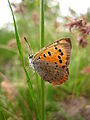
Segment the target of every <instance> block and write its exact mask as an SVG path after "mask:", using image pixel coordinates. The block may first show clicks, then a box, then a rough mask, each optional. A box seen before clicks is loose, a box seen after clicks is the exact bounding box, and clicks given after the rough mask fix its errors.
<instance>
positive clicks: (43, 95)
mask: <svg viewBox="0 0 90 120" xmlns="http://www.w3.org/2000/svg"><path fill="white" fill-rule="evenodd" d="M40 41H41V48H43V47H44V0H41V2H40ZM44 88H45V83H44V80H41V99H42V111H41V112H42V113H41V114H42V120H44V119H45V90H44Z"/></svg>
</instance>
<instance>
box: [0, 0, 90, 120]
mask: <svg viewBox="0 0 90 120" xmlns="http://www.w3.org/2000/svg"><path fill="white" fill-rule="evenodd" d="M49 2H52V1H48V0H46V1H45V3H44V4H45V46H46V45H48V44H50V43H52V42H54V41H55V40H57V39H60V38H65V37H69V38H71V40H72V54H71V61H70V65H69V80H68V81H67V82H66V83H64V84H62V85H60V86H52V85H51V84H50V83H48V82H45V115H46V116H45V118H46V120H90V47H89V45H90V36H88V42H89V44H88V45H87V47H84V48H83V47H81V46H80V45H78V41H77V40H76V39H77V38H76V34H78V31H73V32H72V33H71V32H69V30H68V28H65V26H64V24H66V23H67V21H66V19H65V17H64V16H60V14H59V9H60V8H59V4H58V3H57V4H55V5H53V6H51V7H50V6H49V5H48V3H49ZM12 7H13V8H14V14H15V16H16V22H17V26H18V32H19V36H20V40H21V44H22V47H23V54H24V60H25V65H26V68H27V70H28V72H29V73H30V78H31V82H32V85H33V87H34V91H35V96H36V97H37V99H38V106H39V107H40V105H41V100H40V96H41V88H40V77H39V75H38V74H34V75H32V74H33V70H32V68H29V63H28V53H29V50H28V49H27V46H26V43H25V41H24V39H23V38H24V36H26V37H27V39H28V41H29V43H30V45H31V48H32V50H33V53H36V52H37V51H38V50H40V1H39V0H36V1H33V0H32V1H29V0H25V1H22V2H21V3H20V4H14V3H12ZM70 14H71V15H72V16H74V17H75V16H77V18H79V16H78V15H77V13H75V11H73V10H71V9H70ZM85 16H86V17H87V20H88V24H89V22H90V14H89V11H88V12H87V13H86V14H85ZM58 17H59V18H62V22H59V21H58V20H57V18H58ZM67 17H69V16H67ZM11 28H13V24H9V25H7V26H6V27H4V28H2V29H0V120H4V119H8V120H14V119H15V120H35V119H36V118H35V111H34V105H33V102H32V99H31V96H30V95H29V90H28V86H27V82H26V77H25V73H24V70H23V68H22V65H21V61H20V57H19V54H18V49H17V45H16V40H15V33H14V31H13V30H11ZM31 76H32V77H31ZM40 110H41V109H40Z"/></svg>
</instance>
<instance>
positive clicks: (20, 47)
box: [8, 0, 40, 120]
mask: <svg viewBox="0 0 90 120" xmlns="http://www.w3.org/2000/svg"><path fill="white" fill-rule="evenodd" d="M8 3H9V7H10V10H11V13H12V16H13V21H14V28H15V35H16V42H17V46H18V51H19V54H20V58H21V62H22V65H23V68H24V71H25V74H26V78H27V83H28V87H29V92H30V95H31V97H32V100H33V103H34V107H35V112H36V117H37V120H39V119H40V117H39V113H38V105H37V100H36V98H35V95H34V91H33V87H32V83H31V81H30V78H29V75H28V72H27V70H26V68H25V66H24V59H23V51H22V46H21V42H20V39H19V35H18V31H17V26H16V21H15V17H14V14H13V10H12V7H11V4H10V2H9V0H8Z"/></svg>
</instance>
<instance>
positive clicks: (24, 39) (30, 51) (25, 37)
mask: <svg viewBox="0 0 90 120" xmlns="http://www.w3.org/2000/svg"><path fill="white" fill-rule="evenodd" d="M24 40H25V41H26V43H27V45H28V47H29V50H30V52H31V55H32V50H31V46H30V44H29V42H28V40H27V38H26V37H24Z"/></svg>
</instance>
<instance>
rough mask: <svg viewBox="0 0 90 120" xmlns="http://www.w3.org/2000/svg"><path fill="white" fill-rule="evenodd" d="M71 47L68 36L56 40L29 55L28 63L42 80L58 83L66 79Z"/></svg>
mask: <svg viewBox="0 0 90 120" xmlns="http://www.w3.org/2000/svg"><path fill="white" fill-rule="evenodd" d="M25 40H26V38H25ZM26 42H27V40H26ZM71 48H72V43H71V40H70V38H63V39H60V40H57V41H55V42H53V43H52V44H50V45H48V46H47V47H44V48H42V49H41V50H40V51H39V52H37V53H36V54H34V55H33V54H31V55H29V57H28V59H29V64H30V66H32V68H34V70H35V71H37V72H38V74H39V75H40V76H41V78H42V79H43V80H45V81H48V82H49V83H52V84H53V85H60V84H62V83H64V82H65V81H66V80H68V76H69V69H68V65H69V63H70V56H71Z"/></svg>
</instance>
